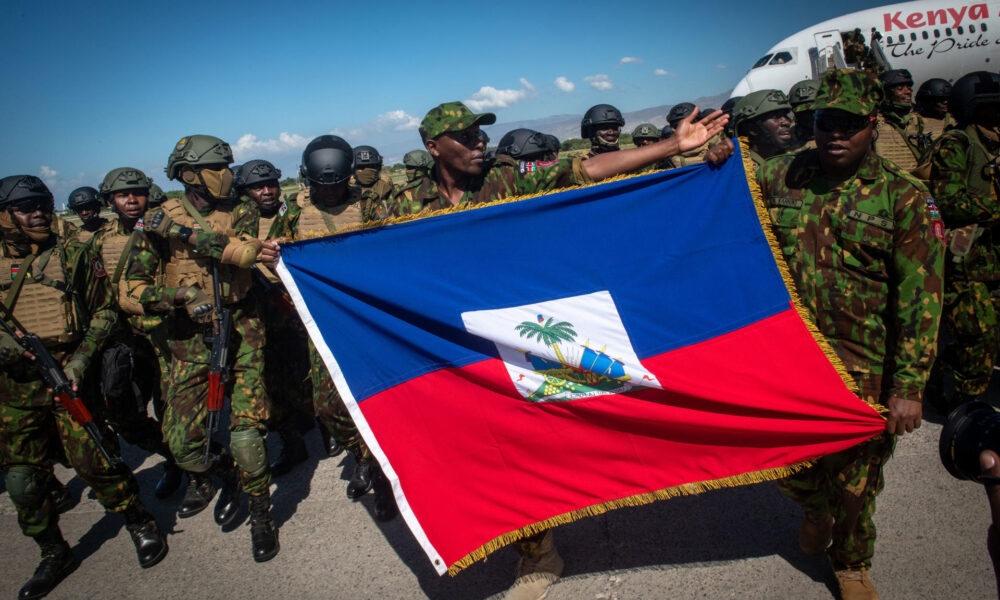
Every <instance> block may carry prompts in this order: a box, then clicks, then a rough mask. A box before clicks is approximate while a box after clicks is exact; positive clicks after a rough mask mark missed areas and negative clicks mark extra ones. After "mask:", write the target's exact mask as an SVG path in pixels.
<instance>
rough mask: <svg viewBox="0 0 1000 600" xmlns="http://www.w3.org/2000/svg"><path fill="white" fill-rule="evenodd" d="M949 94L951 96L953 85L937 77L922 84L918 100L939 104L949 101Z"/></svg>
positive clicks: (918, 91)
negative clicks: (939, 102)
mask: <svg viewBox="0 0 1000 600" xmlns="http://www.w3.org/2000/svg"><path fill="white" fill-rule="evenodd" d="M949 94H951V84H950V83H948V82H947V81H945V80H944V79H941V78H939V77H935V78H934V79H928V80H927V81H925V82H923V83H921V84H920V89H918V90H917V96H916V98H917V102H925V101H926V102H931V101H933V102H938V101H941V100H947V99H948V95H949Z"/></svg>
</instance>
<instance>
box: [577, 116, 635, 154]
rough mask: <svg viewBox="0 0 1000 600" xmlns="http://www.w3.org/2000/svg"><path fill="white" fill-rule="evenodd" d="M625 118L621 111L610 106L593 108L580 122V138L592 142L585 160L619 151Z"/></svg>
mask: <svg viewBox="0 0 1000 600" xmlns="http://www.w3.org/2000/svg"><path fill="white" fill-rule="evenodd" d="M624 126H625V118H624V117H622V113H621V111H619V110H618V109H617V108H615V107H614V106H611V105H610V104H597V105H595V106H591V107H590V109H589V110H587V112H586V113H584V115H583V120H581V121H580V137H582V138H583V139H585V140H590V151H589V152H587V153H586V154H584V155H583V158H584V160H586V159H588V158H591V157H593V156H597V155H598V154H603V153H605V152H615V151H616V150H618V148H619V145H618V137H619V136H620V135H621V131H622V127H624Z"/></svg>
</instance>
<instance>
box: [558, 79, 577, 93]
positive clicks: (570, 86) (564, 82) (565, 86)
mask: <svg viewBox="0 0 1000 600" xmlns="http://www.w3.org/2000/svg"><path fill="white" fill-rule="evenodd" d="M555 84H556V87H557V88H559V89H561V90H562V91H564V92H572V91H573V90H575V89H576V84H575V83H573V82H572V81H570V80H569V79H566V78H565V77H563V76H562V75H560V76H559V77H556V81H555Z"/></svg>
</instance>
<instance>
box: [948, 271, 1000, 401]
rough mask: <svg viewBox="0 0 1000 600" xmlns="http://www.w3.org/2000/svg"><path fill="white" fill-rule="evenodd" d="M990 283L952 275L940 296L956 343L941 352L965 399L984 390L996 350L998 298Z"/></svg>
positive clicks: (998, 347) (999, 344)
mask: <svg viewBox="0 0 1000 600" xmlns="http://www.w3.org/2000/svg"><path fill="white" fill-rule="evenodd" d="M991 287H992V284H987V283H985V282H982V281H967V280H961V279H958V278H954V279H952V280H949V281H948V284H947V288H946V291H945V296H944V315H943V317H944V322H945V323H946V324H947V326H948V328H949V329H950V330H951V332H952V334H953V335H954V336H955V338H956V343H955V344H953V345H952V346H950V347H949V348H948V351H947V352H942V353H941V355H942V360H946V361H947V362H948V363H950V364H949V366H950V367H951V370H952V372H953V373H954V376H955V392H956V393H957V394H961V395H962V396H963V397H965V398H966V399H969V398H972V397H975V396H979V395H981V394H983V393H985V392H986V388H987V387H989V384H990V376H991V375H992V374H993V366H994V365H995V364H996V360H997V352H998V351H1000V299H998V298H996V297H994V296H993V295H992V294H991V293H990V288H991Z"/></svg>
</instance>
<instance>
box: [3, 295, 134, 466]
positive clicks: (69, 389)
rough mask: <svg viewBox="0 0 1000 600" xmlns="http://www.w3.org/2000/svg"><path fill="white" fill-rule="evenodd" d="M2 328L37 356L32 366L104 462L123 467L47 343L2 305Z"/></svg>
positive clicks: (119, 458)
mask: <svg viewBox="0 0 1000 600" xmlns="http://www.w3.org/2000/svg"><path fill="white" fill-rule="evenodd" d="M11 325H13V327H12V326H11ZM0 326H3V330H4V331H6V332H7V335H9V336H11V337H12V338H14V339H15V340H17V343H18V344H20V345H21V347H22V348H24V349H25V350H26V351H28V352H29V353H31V355H32V356H34V357H35V360H34V361H33V362H32V364H33V365H34V367H35V370H37V371H38V374H39V375H41V376H42V380H43V381H44V382H45V385H46V386H48V387H49V388H50V389H51V390H52V394H53V395H54V396H55V398H56V400H58V401H59V402H60V403H61V404H62V405H63V406H65V407H66V410H67V411H68V412H69V414H70V416H71V417H73V420H74V421H76V422H77V423H79V424H80V426H81V427H83V430H84V431H85V432H86V433H87V435H88V436H89V437H90V439H91V440H92V441H93V442H94V444H96V445H97V449H98V450H100V451H101V454H102V455H103V456H104V460H106V461H108V464H109V465H111V466H112V467H118V466H119V465H121V464H122V459H121V457H120V456H117V455H112V454H111V453H110V452H108V449H107V448H105V447H104V436H102V435H101V430H100V429H99V428H98V427H97V423H95V422H94V417H93V416H92V415H91V414H90V411H89V410H88V409H87V406H86V405H85V404H84V403H83V400H81V399H80V396H79V394H77V393H76V392H75V391H73V384H72V383H71V382H70V380H69V378H68V377H66V374H65V373H64V372H63V370H62V368H61V367H60V366H59V363H57V362H56V359H54V358H53V357H52V354H50V353H49V351H48V349H47V348H46V347H45V344H43V343H42V339H41V338H40V337H38V336H37V335H35V334H33V333H28V332H27V331H26V330H25V329H24V326H22V325H21V323H20V322H18V320H17V319H16V318H14V315H13V313H11V312H10V310H9V309H8V308H7V307H6V306H4V305H3V304H2V303H0Z"/></svg>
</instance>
